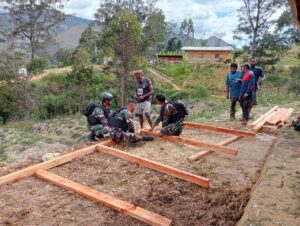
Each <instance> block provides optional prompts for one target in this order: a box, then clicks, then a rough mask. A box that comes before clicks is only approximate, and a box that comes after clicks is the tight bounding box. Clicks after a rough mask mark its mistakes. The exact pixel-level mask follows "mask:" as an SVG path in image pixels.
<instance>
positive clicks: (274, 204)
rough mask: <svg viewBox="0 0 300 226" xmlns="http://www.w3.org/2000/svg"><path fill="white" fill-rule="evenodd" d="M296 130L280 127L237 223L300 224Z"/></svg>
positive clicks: (299, 146)
mask: <svg viewBox="0 0 300 226" xmlns="http://www.w3.org/2000/svg"><path fill="white" fill-rule="evenodd" d="M299 165H300V133H299V132H294V131H293V129H292V128H285V129H283V131H282V135H281V139H280V141H279V144H278V145H277V147H276V148H275V149H274V152H273V153H272V154H271V155H270V157H269V159H268V161H267V163H266V165H265V167H264V169H263V173H262V176H261V177H260V180H259V183H258V184H257V186H256V188H255V190H254V192H253V193H252V195H251V200H250V202H249V203H248V205H247V208H246V209H245V214H244V216H243V218H242V219H241V221H240V222H239V224H238V225H239V226H244V225H245V226H246V225H280V226H285V225H288V226H294V225H295V226H296V225H300V168H299Z"/></svg>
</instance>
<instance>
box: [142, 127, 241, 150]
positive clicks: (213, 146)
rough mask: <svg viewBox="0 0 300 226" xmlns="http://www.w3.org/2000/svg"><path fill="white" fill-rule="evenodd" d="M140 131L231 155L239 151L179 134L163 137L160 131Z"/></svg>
mask: <svg viewBox="0 0 300 226" xmlns="http://www.w3.org/2000/svg"><path fill="white" fill-rule="evenodd" d="M139 133H140V134H144V135H151V136H154V137H158V138H161V139H164V140H168V141H172V142H176V143H180V144H188V145H192V146H195V147H198V148H203V149H206V150H212V151H217V152H222V153H226V154H230V155H237V153H238V150H237V149H236V148H231V147H224V146H221V145H216V144H210V143H204V142H200V141H193V140H189V139H186V138H183V137H179V136H162V137H161V136H160V134H159V133H155V132H150V131H147V130H140V131H139Z"/></svg>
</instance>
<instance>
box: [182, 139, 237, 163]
mask: <svg viewBox="0 0 300 226" xmlns="http://www.w3.org/2000/svg"><path fill="white" fill-rule="evenodd" d="M240 139H242V137H238V136H233V137H230V138H228V139H226V140H223V141H221V142H219V143H218V145H228V144H231V143H233V142H235V141H237V140H240ZM212 153H214V151H212V150H209V151H201V152H199V153H196V154H194V155H191V156H190V157H188V161H190V162H192V161H197V160H199V159H201V158H204V157H206V156H208V155H210V154H212Z"/></svg>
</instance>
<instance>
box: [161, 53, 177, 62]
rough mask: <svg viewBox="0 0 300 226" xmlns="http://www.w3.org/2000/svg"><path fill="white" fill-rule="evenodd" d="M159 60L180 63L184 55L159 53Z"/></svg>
mask: <svg viewBox="0 0 300 226" xmlns="http://www.w3.org/2000/svg"><path fill="white" fill-rule="evenodd" d="M157 57H158V61H159V62H165V63H180V62H181V61H182V55H179V54H178V55H172V56H171V55H167V54H165V55H164V54H159V55H158V56H157Z"/></svg>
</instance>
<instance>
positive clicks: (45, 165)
mask: <svg viewBox="0 0 300 226" xmlns="http://www.w3.org/2000/svg"><path fill="white" fill-rule="evenodd" d="M102 144H103V145H106V146H113V145H115V144H116V142H114V141H112V140H109V141H106V142H103V143H102ZM96 146H97V145H93V146H90V147H87V148H84V149H81V150H77V151H74V152H71V153H69V154H66V155H62V156H60V157H57V158H55V159H52V160H49V161H47V162H42V163H39V164H37V165H34V166H30V167H27V168H25V169H22V170H19V171H17V172H14V173H11V174H8V175H5V176H2V177H0V186H1V185H4V184H8V183H12V182H14V181H17V180H20V179H23V178H25V177H29V176H32V175H33V174H34V173H35V171H37V170H39V169H44V170H46V169H50V168H53V167H56V166H59V165H62V164H64V163H67V162H70V161H72V160H73V159H76V158H80V157H82V156H85V155H88V154H90V153H92V152H94V151H95V149H96Z"/></svg>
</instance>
